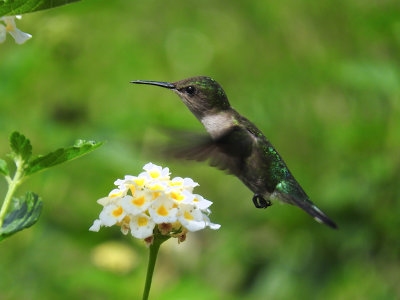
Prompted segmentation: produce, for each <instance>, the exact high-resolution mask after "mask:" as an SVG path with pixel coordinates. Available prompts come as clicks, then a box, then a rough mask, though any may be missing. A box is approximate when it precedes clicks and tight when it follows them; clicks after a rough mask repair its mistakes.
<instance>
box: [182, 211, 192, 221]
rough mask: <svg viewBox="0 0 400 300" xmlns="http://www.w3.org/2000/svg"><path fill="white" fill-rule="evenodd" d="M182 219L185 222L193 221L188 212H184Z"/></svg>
mask: <svg viewBox="0 0 400 300" xmlns="http://www.w3.org/2000/svg"><path fill="white" fill-rule="evenodd" d="M183 217H184V218H185V219H186V220H193V219H194V217H193V216H192V215H191V214H190V212H188V211H185V213H184V214H183Z"/></svg>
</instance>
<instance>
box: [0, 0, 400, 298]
mask: <svg viewBox="0 0 400 300" xmlns="http://www.w3.org/2000/svg"><path fill="white" fill-rule="evenodd" d="M17 26H18V27H19V28H20V29H21V30H23V31H25V32H28V33H31V34H32V35H33V38H32V39H31V40H29V41H27V42H26V43H25V44H24V45H17V44H15V43H14V41H13V40H12V38H11V37H10V36H8V38H7V41H6V42H5V43H4V44H0V141H1V142H0V154H1V157H4V156H5V154H6V153H7V152H8V137H9V134H10V133H11V132H12V131H13V130H18V131H20V132H22V133H23V134H25V135H26V136H27V137H29V138H30V139H31V141H32V144H33V147H34V154H44V153H47V152H49V151H52V150H54V149H55V148H58V147H64V146H69V145H71V144H72V143H73V141H74V140H75V139H78V138H84V139H94V140H97V141H104V140H105V141H107V143H106V144H105V145H104V146H103V147H101V148H100V149H99V150H96V151H95V152H94V153H92V154H90V155H88V156H85V157H84V158H81V159H79V160H76V161H73V162H70V163H67V164H65V165H62V166H59V167H57V168H54V169H52V170H49V171H47V172H45V173H41V174H38V175H36V176H34V177H32V178H31V179H30V180H29V181H27V182H26V183H25V184H24V185H22V186H21V188H20V189H19V191H18V194H23V193H24V192H25V191H27V190H31V191H33V192H35V193H37V194H39V195H41V196H42V198H43V200H44V209H43V213H42V216H41V218H40V219H39V222H38V223H37V224H36V225H34V226H33V227H31V228H29V229H27V230H24V231H22V232H20V233H18V234H16V235H15V236H13V237H11V238H9V239H6V240H4V241H3V242H2V243H1V244H0V299H140V297H141V293H142V289H143V285H144V279H145V271H146V267H147V249H146V248H145V247H144V246H143V244H142V243H141V242H139V241H136V240H134V239H133V238H132V237H129V236H123V235H122V234H121V233H120V232H119V230H118V228H103V229H102V230H101V231H100V232H99V233H93V232H89V231H88V228H89V227H90V226H91V224H92V222H93V220H94V219H96V218H97V217H98V213H99V212H100V210H101V207H100V206H99V205H98V204H97V203H96V200H97V199H98V198H101V197H103V196H105V195H106V194H108V192H109V191H110V190H111V189H112V188H113V182H114V180H115V179H117V178H122V177H123V176H124V175H126V174H131V175H136V174H138V173H140V172H141V168H142V166H143V165H144V164H145V163H147V162H149V161H151V162H153V163H157V164H160V165H163V166H168V167H170V169H171V171H172V175H173V176H182V177H191V178H193V179H194V180H196V181H198V182H199V183H200V185H201V186H200V187H198V188H196V190H195V191H196V192H197V193H200V194H202V195H203V196H204V197H206V198H208V199H210V200H212V201H213V202H214V204H213V206H212V211H213V213H212V216H211V219H212V220H213V221H214V222H216V223H219V224H221V225H222V227H221V229H220V230H218V231H212V230H204V231H203V232H198V233H194V234H190V235H189V236H188V238H187V241H186V242H184V243H183V244H181V245H179V246H178V245H177V242H176V240H170V241H168V242H167V243H166V244H165V245H164V246H163V247H162V248H161V253H160V256H159V261H158V264H157V266H156V270H155V278H154V281H153V286H152V290H151V294H150V296H151V298H152V299H176V300H180V299H182V300H184V299H199V300H200V299H216V300H217V299H223V300H224V299H399V298H400V284H399V282H400V281H399V279H400V215H399V213H400V202H399V199H400V188H399V181H400V155H399V150H400V101H399V100H400V69H399V67H400V4H399V2H398V1H394V0H393V1H390V0H387V1H374V0H370V1H360V0H353V1H349V0H338V1H327V0H324V1H298V0H289V1H253V0H252V1H232V0H230V1H228V0H223V1H211V0H204V1H192V0H176V1H154V0H149V1H122V0H119V1H118V0H115V1H106V0H101V1H100V0H97V1H93V0H92V1H90V0H87V1H81V2H78V3H74V4H71V5H69V6H64V7H60V8H57V9H54V10H48V11H42V12H37V13H32V14H27V15H24V16H23V18H22V20H19V21H17ZM195 75H208V76H212V77H213V78H215V79H216V80H217V81H219V82H220V83H221V85H222V86H223V87H224V89H225V91H226V93H227V95H228V97H229V99H230V102H231V104H232V105H233V106H234V107H235V108H236V109H237V110H238V111H239V112H241V113H242V114H243V115H244V116H246V117H248V118H249V119H251V120H252V121H253V122H254V123H255V124H256V125H257V126H258V127H259V128H260V129H261V130H262V131H263V132H264V133H265V134H266V136H267V137H268V138H269V139H270V140H271V142H272V143H273V144H274V145H275V147H276V148H277V149H278V151H279V152H280V153H281V155H282V156H283V157H284V159H285V161H286V163H287V164H288V166H289V168H290V169H291V171H292V173H293V174H294V175H295V176H296V178H297V179H298V181H299V182H300V183H301V184H302V186H303V188H304V189H305V190H306V191H307V193H308V194H309V195H310V197H311V199H312V200H313V201H314V202H315V203H316V204H317V205H318V206H319V207H320V208H321V209H322V210H324V211H325V212H326V213H327V214H328V215H329V216H330V217H331V218H332V219H334V220H335V221H336V222H337V223H338V225H339V227H340V229H339V230H337V231H334V230H331V229H329V228H328V227H326V226H323V225H320V224H318V223H316V222H315V221H314V220H313V219H312V218H310V217H309V216H308V215H307V214H306V213H304V212H302V211H301V210H300V209H298V208H296V207H293V206H289V205H279V204H275V205H273V206H272V207H271V208H268V209H267V210H257V209H255V208H254V205H253V203H252V202H251V198H252V194H251V192H250V191H249V190H248V189H246V187H245V186H244V185H243V184H242V183H241V182H240V181H239V180H238V179H236V178H234V177H232V176H227V175H225V174H224V173H223V172H221V171H219V170H216V169H214V168H211V167H209V166H208V165H207V164H205V163H196V162H187V161H164V160H161V159H160V158H159V156H157V155H156V154H155V152H156V151H155V150H156V149H154V141H156V140H158V139H159V138H160V139H161V137H162V134H161V133H160V131H159V128H160V127H163V126H167V127H172V128H178V129H186V130H195V131H203V128H202V126H201V124H200V123H199V122H198V121H197V120H196V119H195V117H194V116H192V115H191V113H190V112H189V111H188V110H187V108H186V107H185V106H184V105H183V103H181V102H180V100H179V98H178V97H177V96H176V95H174V94H173V93H171V92H170V91H167V90H164V89H159V88H156V87H147V86H134V85H131V84H129V81H130V80H136V79H142V80H159V81H176V80H180V79H183V78H186V77H190V76H195ZM5 188H6V185H5V181H1V183H0V191H1V193H2V196H3V195H4V193H5Z"/></svg>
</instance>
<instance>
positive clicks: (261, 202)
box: [253, 194, 272, 208]
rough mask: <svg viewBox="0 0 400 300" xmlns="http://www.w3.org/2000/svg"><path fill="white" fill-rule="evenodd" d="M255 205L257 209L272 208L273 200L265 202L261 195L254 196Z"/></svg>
mask: <svg viewBox="0 0 400 300" xmlns="http://www.w3.org/2000/svg"><path fill="white" fill-rule="evenodd" d="M253 203H254V206H255V207H256V208H267V207H268V206H271V205H272V203H271V200H265V199H264V198H263V197H262V196H261V195H260V194H254V196H253Z"/></svg>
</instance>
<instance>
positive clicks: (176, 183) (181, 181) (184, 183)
mask: <svg viewBox="0 0 400 300" xmlns="http://www.w3.org/2000/svg"><path fill="white" fill-rule="evenodd" d="M198 185H199V184H198V183H197V182H195V181H193V179H192V178H182V177H175V178H173V179H172V180H171V181H170V182H169V186H171V187H176V188H180V189H185V190H188V191H189V192H192V191H193V188H195V187H196V186H198Z"/></svg>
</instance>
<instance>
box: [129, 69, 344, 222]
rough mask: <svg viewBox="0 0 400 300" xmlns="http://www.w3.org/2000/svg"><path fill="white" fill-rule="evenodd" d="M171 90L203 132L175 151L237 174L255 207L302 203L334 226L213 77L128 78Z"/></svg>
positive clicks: (181, 155)
mask: <svg viewBox="0 0 400 300" xmlns="http://www.w3.org/2000/svg"><path fill="white" fill-rule="evenodd" d="M131 83H134V84H146V85H154V86H159V87H163V88H167V89H170V90H172V91H174V92H175V93H176V94H178V96H179V97H180V98H181V100H182V101H183V103H184V104H185V105H186V106H187V108H188V109H189V110H190V111H191V112H192V113H193V115H194V116H195V117H196V118H197V119H198V120H199V121H200V122H201V123H202V124H203V126H204V128H205V129H206V131H207V133H208V134H207V135H205V136H202V137H197V138H195V139H193V138H192V139H191V140H190V144H189V145H188V146H186V147H183V148H181V149H179V150H177V149H175V156H177V157H180V158H185V159H192V160H197V161H207V160H209V163H210V165H211V166H214V167H217V168H219V169H221V170H225V171H227V172H228V173H230V174H233V175H235V176H236V177H238V178H239V179H240V180H241V181H242V182H243V183H244V184H245V185H246V186H247V187H248V188H249V189H250V190H251V191H252V192H253V193H254V195H253V198H252V201H253V203H254V206H255V207H256V208H267V207H269V206H271V205H272V201H277V200H279V201H281V202H284V203H288V204H292V205H294V206H298V207H300V208H301V209H303V210H304V211H305V212H307V213H308V214H310V215H311V216H312V217H313V218H314V219H315V220H316V221H318V222H319V223H323V224H326V225H328V226H330V227H331V228H337V225H336V224H335V222H333V221H332V220H331V219H330V218H328V217H327V216H326V215H325V214H324V213H323V212H322V211H321V210H320V209H319V208H318V207H317V206H316V205H315V204H314V203H313V202H311V200H310V198H309V197H308V196H307V194H306V193H305V191H304V190H303V188H302V187H301V186H300V184H299V183H298V182H297V181H296V179H295V178H294V176H293V175H292V173H291V172H290V171H289V169H288V167H287V166H286V164H285V162H284V161H283V159H282V157H281V156H280V154H279V153H278V151H276V149H275V148H274V146H273V145H272V144H271V143H270V142H269V141H268V140H267V138H266V137H265V135H264V134H263V133H262V132H261V131H260V130H259V129H258V128H257V127H256V126H255V125H254V124H253V123H252V122H250V121H249V120H248V119H246V118H245V117H243V116H242V115H240V114H239V113H238V112H237V111H236V110H235V109H233V108H232V106H231V105H230V103H229V100H228V97H227V96H226V94H225V92H224V90H223V89H222V87H221V86H220V85H219V83H218V82H217V81H215V80H214V79H212V78H210V77H206V76H197V77H191V78H187V79H183V80H180V81H177V82H172V83H171V82H161V81H143V80H135V81H131Z"/></svg>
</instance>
